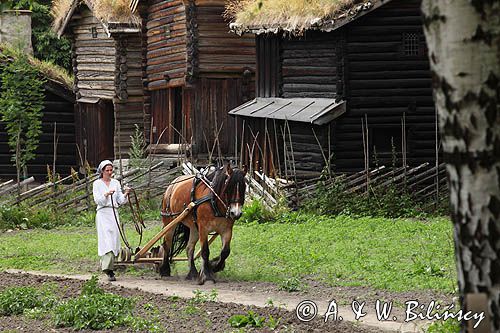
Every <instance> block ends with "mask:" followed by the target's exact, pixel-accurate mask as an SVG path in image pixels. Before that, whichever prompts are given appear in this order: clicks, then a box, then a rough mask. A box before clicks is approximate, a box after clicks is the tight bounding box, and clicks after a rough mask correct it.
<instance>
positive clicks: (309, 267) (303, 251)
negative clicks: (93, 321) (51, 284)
mask: <svg viewBox="0 0 500 333" xmlns="http://www.w3.org/2000/svg"><path fill="white" fill-rule="evenodd" d="M287 221H288V223H273V224H256V223H255V224H253V223H252V224H239V223H238V222H237V223H236V226H235V229H234V236H233V242H232V247H231V255H230V257H229V258H228V261H227V264H226V268H225V271H223V272H221V273H219V274H220V276H222V277H226V278H229V279H234V280H248V281H251V280H256V281H271V282H281V281H283V280H285V279H287V278H291V277H296V278H299V279H300V278H302V277H313V278H315V279H320V280H322V281H325V282H326V283H328V284H331V285H349V286H369V287H374V288H377V289H387V290H392V291H411V290H418V289H432V290H436V291H442V292H451V291H454V290H455V287H456V282H455V281H456V273H455V262H454V247H453V238H452V225H451V222H450V221H449V219H447V218H434V219H428V220H425V221H421V220H416V219H413V220H409V219H384V218H358V219H355V218H351V217H346V216H339V217H335V218H332V217H324V216H314V215H306V214H299V213H288V216H287ZM290 222H291V223H290ZM293 222H295V223H293ZM159 224H160V223H159V222H157V223H155V224H154V225H152V226H151V227H149V228H147V229H146V233H145V235H144V240H143V244H144V243H146V242H147V240H149V239H150V238H151V237H152V236H153V235H154V234H155V233H156V232H157V231H159V230H160V225H159ZM127 230H128V233H127V234H128V237H129V238H130V243H131V245H132V246H135V245H136V244H137V235H135V232H133V231H132V228H130V227H128V229H127ZM219 249H220V245H219V242H215V243H214V244H213V245H212V246H211V256H212V257H213V256H215V255H217V254H218V251H219ZM97 262H98V261H97V239H96V233H95V230H94V227H64V228H59V229H54V230H42V229H37V230H27V231H14V232H10V233H1V234H0V270H4V269H8V268H17V269H24V270H43V271H49V272H66V273H83V272H88V271H92V272H96V271H97V270H98V265H97ZM175 270H176V271H177V272H178V273H179V274H185V273H187V268H186V265H185V263H180V264H179V263H178V264H176V269H175Z"/></svg>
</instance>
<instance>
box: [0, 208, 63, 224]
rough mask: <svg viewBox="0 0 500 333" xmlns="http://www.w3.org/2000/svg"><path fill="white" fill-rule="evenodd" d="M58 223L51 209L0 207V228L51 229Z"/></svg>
mask: <svg viewBox="0 0 500 333" xmlns="http://www.w3.org/2000/svg"><path fill="white" fill-rule="evenodd" d="M58 224H59V222H58V219H57V216H56V215H55V214H54V212H53V211H52V210H51V209H48V208H45V209H42V208H40V209H30V208H28V207H25V206H22V205H21V206H10V207H7V206H2V207H0V230H6V229H33V228H43V229H52V228H54V227H56V226H57V225H58Z"/></svg>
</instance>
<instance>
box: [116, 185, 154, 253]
mask: <svg viewBox="0 0 500 333" xmlns="http://www.w3.org/2000/svg"><path fill="white" fill-rule="evenodd" d="M130 190H131V192H132V193H133V194H134V198H135V209H134V206H133V205H132V202H131V201H130V197H129V199H128V204H129V206H130V211H131V213H132V222H134V227H135V231H136V232H137V233H138V234H139V245H137V247H139V246H141V243H142V234H143V229H145V228H146V225H145V224H144V219H143V218H142V215H141V209H140V207H139V199H138V198H137V193H136V192H135V190H134V189H130ZM111 207H112V209H113V215H114V217H115V223H116V226H117V227H118V231H119V232H120V237H121V239H122V240H123V243H124V244H125V246H126V247H127V248H128V249H129V250H131V251H132V247H131V246H130V243H129V242H128V239H127V236H126V234H125V226H124V224H123V222H122V223H121V224H120V223H119V222H118V217H117V215H116V211H115V204H114V202H113V194H111Z"/></svg>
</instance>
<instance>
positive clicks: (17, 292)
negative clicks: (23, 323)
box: [0, 287, 55, 316]
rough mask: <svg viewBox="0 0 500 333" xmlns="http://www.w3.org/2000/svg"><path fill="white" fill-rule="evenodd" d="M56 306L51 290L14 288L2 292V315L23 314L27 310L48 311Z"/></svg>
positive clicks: (0, 301) (0, 307)
mask: <svg viewBox="0 0 500 333" xmlns="http://www.w3.org/2000/svg"><path fill="white" fill-rule="evenodd" d="M54 304H55V297H54V295H53V292H52V290H50V288H41V289H40V288H32V287H12V288H7V289H5V290H3V291H2V292H0V315H1V316H10V315H19V314H23V313H24V312H25V311H27V310H33V309H39V310H41V311H47V310H49V309H51V308H52V306H53V305H54Z"/></svg>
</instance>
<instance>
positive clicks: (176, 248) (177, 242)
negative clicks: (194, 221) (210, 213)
mask: <svg viewBox="0 0 500 333" xmlns="http://www.w3.org/2000/svg"><path fill="white" fill-rule="evenodd" d="M188 240H189V227H186V226H185V225H184V224H183V223H182V222H179V223H178V224H177V226H176V227H175V231H174V237H173V238H172V246H171V247H170V253H169V254H168V261H169V262H172V259H173V258H174V257H175V256H177V255H178V254H179V253H181V251H182V250H184V249H185V248H186V246H187V243H188Z"/></svg>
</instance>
